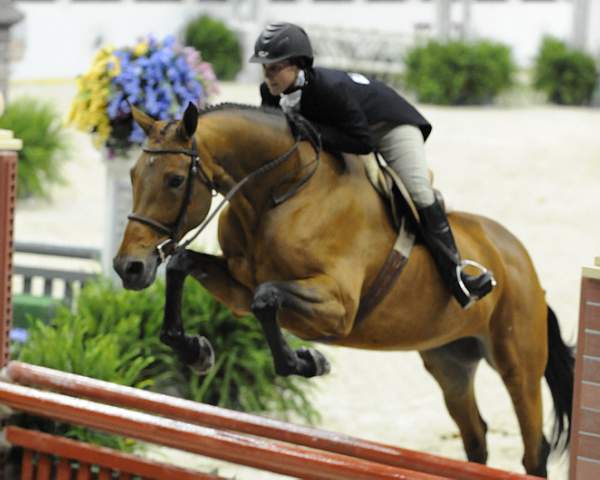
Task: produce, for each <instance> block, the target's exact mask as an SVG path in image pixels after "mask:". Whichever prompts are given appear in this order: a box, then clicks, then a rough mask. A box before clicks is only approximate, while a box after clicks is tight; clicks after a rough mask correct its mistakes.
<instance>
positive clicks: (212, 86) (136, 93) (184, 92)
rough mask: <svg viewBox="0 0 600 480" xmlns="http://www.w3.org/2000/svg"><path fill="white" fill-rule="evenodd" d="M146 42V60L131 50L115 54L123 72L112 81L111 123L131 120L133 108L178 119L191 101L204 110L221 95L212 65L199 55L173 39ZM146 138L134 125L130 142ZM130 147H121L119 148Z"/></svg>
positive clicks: (148, 37)
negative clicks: (208, 100)
mask: <svg viewBox="0 0 600 480" xmlns="http://www.w3.org/2000/svg"><path fill="white" fill-rule="evenodd" d="M145 41H146V42H147V44H148V51H147V52H146V54H145V55H143V56H140V57H136V56H135V55H134V54H133V50H132V49H129V48H123V49H119V50H117V51H115V56H116V57H117V58H118V59H119V62H120V66H121V71H120V74H119V75H117V76H116V77H114V78H113V79H112V81H111V94H110V98H109V103H108V106H107V114H108V117H109V119H111V121H112V120H116V119H118V120H120V121H122V120H123V119H125V118H127V116H128V115H129V113H130V108H129V104H131V105H135V106H137V107H139V108H142V109H143V110H145V111H146V112H147V113H148V114H149V115H151V116H153V117H154V118H158V119H161V120H168V119H173V118H177V117H180V116H181V114H182V113H183V111H184V110H185V108H186V107H187V105H188V103H189V102H190V101H191V102H193V103H195V104H196V105H198V106H202V105H204V104H205V103H206V100H207V97H208V96H210V95H213V94H215V93H218V87H217V82H216V77H215V75H214V71H213V70H212V67H211V65H210V64H209V63H206V62H204V61H202V58H201V55H200V53H199V52H198V51H196V50H194V49H193V48H190V47H182V46H181V45H179V44H177V42H176V40H175V37H174V36H172V35H169V36H167V37H165V38H164V39H163V40H162V41H158V40H157V39H156V37H154V36H153V35H148V36H147V37H146V39H145ZM127 102H129V104H128V103H127ZM144 136H145V135H144V132H143V131H142V130H141V128H139V126H138V125H137V124H135V123H134V122H133V121H132V124H131V132H130V134H129V136H128V138H127V141H128V142H130V143H131V144H136V143H141V142H143V140H144ZM108 143H109V146H114V145H116V144H115V143H114V142H113V144H110V139H109V142H108ZM127 147H128V145H117V147H116V148H127Z"/></svg>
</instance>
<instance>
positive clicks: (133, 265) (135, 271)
mask: <svg viewBox="0 0 600 480" xmlns="http://www.w3.org/2000/svg"><path fill="white" fill-rule="evenodd" d="M143 271H144V263H143V262H140V261H137V260H136V261H133V262H129V263H128V264H127V268H126V269H125V273H126V274H127V275H140V274H141V273H142V272H143Z"/></svg>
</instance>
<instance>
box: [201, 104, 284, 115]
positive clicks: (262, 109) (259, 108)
mask: <svg viewBox="0 0 600 480" xmlns="http://www.w3.org/2000/svg"><path fill="white" fill-rule="evenodd" d="M222 110H249V111H255V112H259V113H266V114H268V115H275V116H276V117H279V118H281V119H283V112H282V111H281V110H280V109H279V108H275V107H264V106H256V105H248V104H246V103H234V102H223V103H217V104H215V105H207V106H206V107H204V108H202V110H200V111H199V112H198V116H200V117H201V116H203V115H206V114H207V113H212V112H219V111H222Z"/></svg>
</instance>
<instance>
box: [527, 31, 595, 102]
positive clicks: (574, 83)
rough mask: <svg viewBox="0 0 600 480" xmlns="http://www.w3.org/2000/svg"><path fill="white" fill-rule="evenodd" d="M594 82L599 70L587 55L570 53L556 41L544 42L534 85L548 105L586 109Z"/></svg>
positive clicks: (572, 51)
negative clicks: (542, 94)
mask: <svg viewBox="0 0 600 480" xmlns="http://www.w3.org/2000/svg"><path fill="white" fill-rule="evenodd" d="M597 81H598V68H597V67H596V64H595V63H594V59H593V58H592V57H591V56H590V55H587V54H586V53H584V52H581V51H578V50H574V49H570V48H569V47H567V45H566V44H565V43H564V42H562V41H560V40H558V39H556V38H552V37H545V38H544V40H543V42H542V44H541V47H540V50H539V53H538V55H537V57H536V60H535V68H534V85H535V87H536V88H538V89H540V90H542V91H544V92H545V93H546V94H547V95H548V99H549V100H550V101H551V102H553V103H558V104H561V105H587V104H589V103H590V102H591V100H592V96H593V94H594V90H595V88H596V83H597Z"/></svg>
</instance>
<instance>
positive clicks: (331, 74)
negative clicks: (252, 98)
mask: <svg viewBox="0 0 600 480" xmlns="http://www.w3.org/2000/svg"><path fill="white" fill-rule="evenodd" d="M260 94H261V97H262V105H263V106H270V107H276V108H279V99H280V97H279V96H273V95H271V94H270V93H269V90H268V88H267V85H266V84H265V83H264V82H263V83H262V84H261V86H260ZM299 113H300V114H301V115H303V116H304V117H306V118H307V119H308V120H310V121H311V122H312V123H313V125H315V126H316V127H317V129H318V130H319V132H320V133H321V137H322V140H323V145H324V147H325V148H326V149H328V150H333V151H340V152H348V153H358V154H366V153H370V152H372V151H373V150H374V148H375V145H373V142H372V140H371V135H370V133H369V126H370V125H375V124H377V123H380V122H385V123H387V124H389V125H393V126H397V125H405V124H408V125H415V126H417V127H419V128H420V130H421V132H422V133H423V138H424V139H425V140H426V139H427V137H428V136H429V134H430V133H431V128H432V127H431V124H430V123H429V122H428V121H427V120H425V118H424V117H423V116H422V115H421V114H420V113H419V112H418V111H417V109H416V108H415V107H413V106H412V105H411V104H410V103H408V102H407V101H406V100H405V99H404V98H403V97H402V96H401V95H399V94H398V93H396V91H394V90H393V89H391V88H390V87H388V86H387V85H385V84H384V83H382V82H379V81H376V80H368V83H366V79H365V77H363V76H362V75H360V76H359V75H356V74H352V73H346V72H342V71H339V70H332V69H329V68H321V67H316V68H312V69H308V70H307V71H306V83H305V85H304V86H303V87H302V97H301V100H300V112H299Z"/></svg>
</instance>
